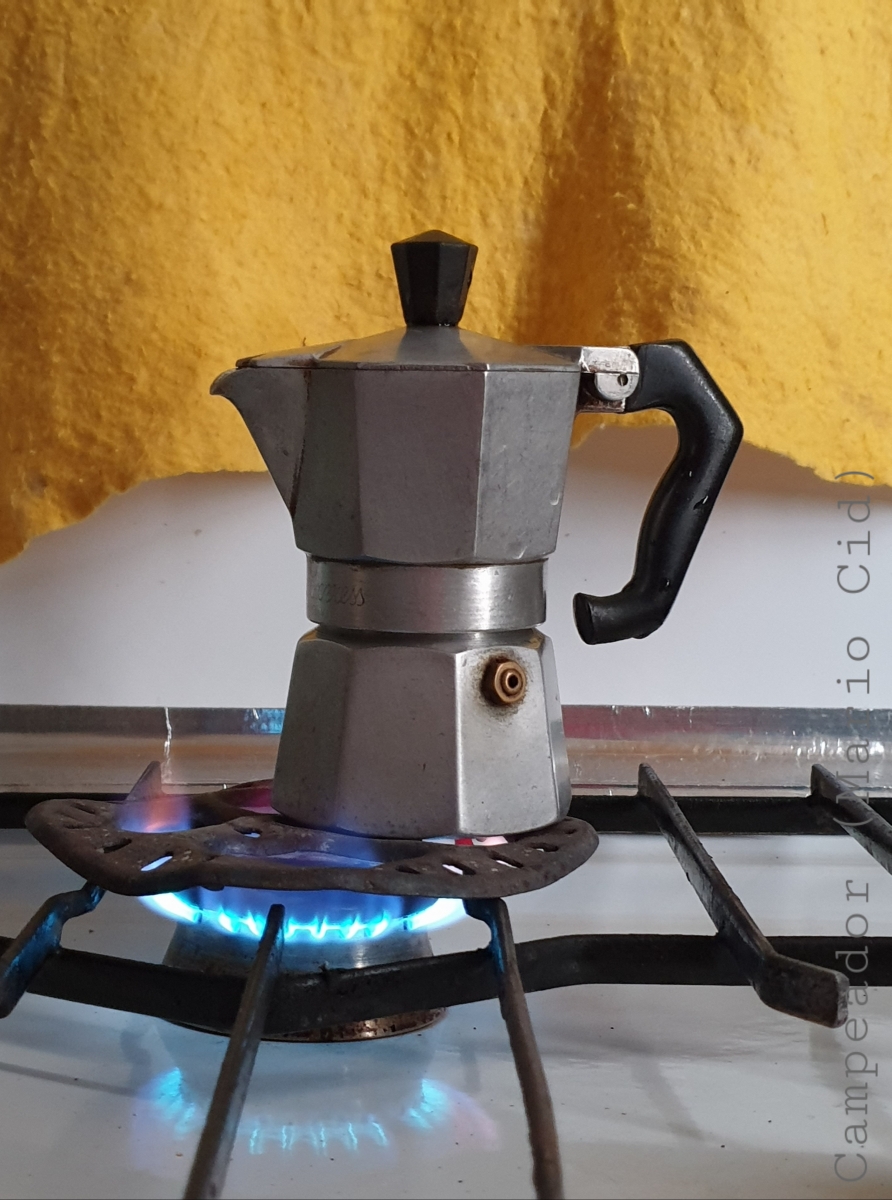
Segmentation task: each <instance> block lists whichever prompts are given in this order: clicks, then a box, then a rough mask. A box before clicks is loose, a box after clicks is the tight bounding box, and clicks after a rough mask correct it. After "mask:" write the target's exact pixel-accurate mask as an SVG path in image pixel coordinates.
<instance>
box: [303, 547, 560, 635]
mask: <svg viewBox="0 0 892 1200" xmlns="http://www.w3.org/2000/svg"><path fill="white" fill-rule="evenodd" d="M544 568H545V564H544V562H542V561H538V562H521V563H501V564H498V565H496V566H468V567H445V566H439V567H428V566H404V565H400V564H393V563H350V562H338V561H333V560H330V559H321V558H309V559H308V561H307V616H308V617H309V618H310V620H311V621H315V622H316V623H317V624H319V625H328V626H331V627H332V628H334V629H348V630H367V631H375V632H378V633H431V634H435V633H459V632H464V631H487V630H489V631H496V630H511V629H529V628H530V626H533V625H538V624H540V623H541V622H542V621H544V620H545V584H544Z"/></svg>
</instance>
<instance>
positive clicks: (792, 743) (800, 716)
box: [0, 705, 892, 796]
mask: <svg viewBox="0 0 892 1200" xmlns="http://www.w3.org/2000/svg"><path fill="white" fill-rule="evenodd" d="M563 711H564V727H565V731H566V734H567V738H568V749H569V757H570V769H571V773H572V780H573V785H574V787H575V788H577V789H580V788H582V789H586V788H588V789H592V790H594V791H597V792H601V793H604V792H606V793H614V794H630V795H632V794H634V792H635V788H636V774H637V767H638V763H639V762H641V761H642V760H647V761H648V762H650V763H652V764H653V765H654V767H655V768H656V769H657V771H658V772H659V773H660V776H661V778H663V779H665V781H666V782H667V784H668V785H669V786H670V787H674V788H680V789H683V790H684V791H686V792H688V793H692V792H696V791H698V790H700V791H706V790H708V791H709V792H710V793H712V794H716V793H718V792H724V793H731V792H734V793H737V794H738V795H740V794H743V792H744V791H745V790H747V789H753V790H755V791H756V792H758V793H765V792H766V791H774V792H775V793H776V792H778V791H779V790H786V789H789V790H790V791H791V792H796V793H799V794H801V795H803V796H804V795H806V794H807V792H808V789H807V787H804V786H803V784H804V781H805V780H806V778H807V769H808V768H809V767H810V766H811V764H812V763H813V762H820V763H821V764H823V765H824V766H825V767H827V768H829V769H830V770H836V769H838V770H839V771H840V772H841V773H845V771H846V770H847V769H849V768H848V764H847V761H846V750H847V749H848V748H849V747H850V745H851V744H852V742H853V741H858V742H861V743H864V742H866V743H867V744H868V747H869V752H870V763H871V775H870V778H871V792H872V793H873V794H882V793H883V792H884V791H886V792H889V791H892V710H889V709H873V710H871V709H844V708H837V709H834V708H828V709H818V708H651V707H634V706H625V707H612V706H609V705H565V707H564V710H563ZM282 714H283V710H282V709H279V708H247V709H242V708H238V709H236V708H170V709H166V710H165V709H163V708H101V707H89V706H53V705H0V791H6V792H12V791H20V792H43V793H45V794H46V793H52V792H54V791H58V792H60V793H61V792H63V791H67V792H68V793H69V794H71V793H77V792H78V791H80V792H88V793H125V792H127V791H129V789H130V787H131V786H132V784H133V781H134V780H135V779H136V777H137V776H138V775H139V773H140V771H141V770H142V769H143V767H144V766H145V764H146V763H147V762H149V761H150V760H152V759H163V760H164V770H165V782H166V783H167V784H169V785H179V786H181V787H185V788H203V787H214V786H221V785H231V784H233V783H240V782H242V781H244V780H246V779H262V778H264V777H268V776H270V775H272V771H273V765H274V763H275V757H276V750H277V747H278V735H279V732H280V730H281V727H282ZM168 721H169V733H170V742H169V745H166V740H167V737H168ZM165 751H166V753H165Z"/></svg>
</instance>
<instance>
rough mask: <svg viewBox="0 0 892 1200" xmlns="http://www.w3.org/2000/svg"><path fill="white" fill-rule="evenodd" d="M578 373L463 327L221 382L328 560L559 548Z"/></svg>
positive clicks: (530, 553)
mask: <svg viewBox="0 0 892 1200" xmlns="http://www.w3.org/2000/svg"><path fill="white" fill-rule="evenodd" d="M578 390H579V368H578V365H575V364H573V363H571V362H568V361H567V360H566V359H562V358H559V357H557V356H555V355H552V354H549V353H547V352H544V351H541V350H538V349H536V348H534V347H517V346H511V345H510V344H508V343H504V342H499V341H495V340H494V339H491V338H486V337H483V336H482V335H480V334H474V333H470V332H469V331H467V330H463V329H454V328H443V329H437V328H427V329H422V330H419V329H405V330H395V331H392V332H391V333H387V334H380V335H377V336H376V337H373V338H366V339H362V340H361V341H358V342H350V343H346V344H344V345H343V346H339V345H335V346H333V347H318V348H316V349H314V350H303V351H289V352H285V353H283V354H279V355H268V356H264V357H262V358H255V359H247V360H243V362H242V363H240V365H239V367H238V368H237V369H236V370H234V371H229V372H227V373H225V374H224V375H222V376H220V378H219V379H218V380H217V381H216V382H215V384H214V387H213V391H214V392H215V393H217V394H222V395H225V396H227V397H228V398H229V399H230V400H231V401H232V402H233V404H235V406H236V407H237V408H238V410H239V412H240V413H241V414H242V416H243V417H244V419H245V422H246V423H247V425H248V428H249V429H250V431H251V433H252V435H253V437H254V440H255V441H256V442H257V445H258V447H259V449H260V452H261V453H262V454H263V456H264V459H265V460H266V463H267V465H268V467H269V469H270V473H271V474H272V476H273V479H274V480H275V482H276V485H277V486H278V488H279V491H280V492H281V494H282V497H283V498H284V500H285V502H286V504H287V505H288V507H289V510H290V512H291V514H292V518H293V521H294V536H295V541H296V542H297V545H298V546H299V547H300V548H301V549H302V550H305V551H307V553H309V554H312V555H314V556H315V557H318V558H328V559H342V560H362V559H377V560H384V561H387V562H399V563H466V564H474V563H501V562H519V561H526V560H530V559H537V558H546V557H547V556H548V555H549V554H551V553H552V552H553V550H554V548H555V544H556V541H557V530H558V522H559V520H560V511H561V503H562V500H563V494H564V481H565V476H566V471H567V456H568V452H569V448H570V435H571V432H572V428H573V418H574V415H575V412H576V402H577V396H578Z"/></svg>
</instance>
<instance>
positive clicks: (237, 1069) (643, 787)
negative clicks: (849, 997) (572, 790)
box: [0, 766, 892, 1197]
mask: <svg viewBox="0 0 892 1200" xmlns="http://www.w3.org/2000/svg"><path fill="white" fill-rule="evenodd" d="M624 803H625V804H626V805H627V806H628V810H629V813H630V814H634V812H635V810H636V808H640V807H641V806H643V807H644V808H645V809H646V810H647V811H648V812H649V813H650V814H651V819H652V820H653V819H655V820H656V823H657V825H658V827H659V828H660V830H661V831H662V833H663V834H664V836H665V837H666V838H667V840H668V841H669V843H670V845H671V846H672V849H673V851H674V852H675V854H676V857H677V858H678V859H679V861H680V863H681V865H682V867H683V868H684V870H685V873H686V874H687V876H688V878H689V880H690V882H691V884H692V886H693V887H694V889H695V891H696V892H697V894H698V896H699V898H700V900H701V902H702V903H703V905H704V907H705V909H706V911H707V912H708V913H709V915H710V917H711V919H712V920H713V923H714V924H715V926H716V929H717V933H716V935H715V936H714V937H702V936H682V935H648V934H636V935H627V934H622V935H616V934H614V935H603V934H601V935H599V934H590V935H579V936H571V937H559V938H548V939H544V940H540V941H531V942H525V943H521V944H519V945H518V946H517V947H516V948H515V946H514V943H513V937H512V935H511V929H510V924H509V922H508V916H507V908H506V907H505V905H504V902H503V901H502V900H501V899H498V898H493V897H489V898H482V899H481V898H477V899H473V898H465V907H466V909H467V911H468V912H469V915H471V916H474V917H476V918H478V919H480V920H483V921H485V922H486V924H487V925H488V926H489V929H490V933H491V941H490V944H489V946H488V947H487V948H486V949H484V950H477V951H470V952H465V953H462V954H450V955H441V956H438V957H435V958H426V959H410V960H408V961H402V962H396V963H387V964H383V965H379V966H372V967H365V968H357V969H352V970H330V971H325V972H319V973H313V974H306V975H295V976H290V977H285V976H282V975H277V956H278V954H279V953H280V952H281V941H282V937H281V913H280V912H278V908H277V906H273V908H272V909H271V910H270V916H269V918H268V920H267V925H266V928H265V930H264V935H263V938H262V939H261V942H260V945H259V947H258V952H257V957H256V958H255V962H254V966H253V968H252V971H251V973H250V975H249V978H248V981H247V983H246V982H245V980H244V978H243V977H235V976H227V975H222V976H220V975H217V976H215V977H214V979H213V982H212V986H209V984H208V979H207V977H206V976H205V975H203V974H202V973H201V972H197V971H187V970H182V969H178V968H172V967H165V966H161V965H155V964H150V963H142V962H135V961H132V960H126V959H118V958H110V957H107V956H103V955H97V954H90V953H85V952H78V951H70V950H63V949H60V948H59V939H60V935H61V930H62V926H63V925H64V923H65V922H66V921H67V920H69V919H72V918H73V917H75V916H78V915H81V914H83V913H86V912H88V911H90V910H91V909H92V908H93V907H95V905H96V904H97V903H98V902H99V900H100V899H101V896H102V894H103V893H102V889H101V888H100V887H98V886H96V884H94V883H88V884H86V885H85V886H84V888H82V889H81V890H80V891H78V892H69V893H65V894H63V895H60V896H56V897H54V898H52V899H51V900H48V901H47V902H46V904H44V905H43V906H42V908H41V909H40V910H39V911H38V912H37V914H35V916H34V917H33V918H32V920H31V921H29V922H28V924H27V925H26V926H25V927H24V929H23V930H22V932H21V933H20V934H19V936H18V937H17V938H15V939H0V1015H7V1014H8V1013H9V1012H10V1011H11V1010H12V1009H13V1008H14V1007H15V1004H16V1003H17V1001H18V1000H19V999H20V998H21V996H22V995H23V994H24V992H25V991H30V992H32V993H34V994H38V995H45V996H53V997H57V998H63V999H69V1000H73V1001H78V1002H81V1003H85V1004H93V1005H98V1006H103V1007H108V1008H115V1009H121V1010H125V1011H131V1012H135V1013H141V1014H144V1015H147V1016H154V1017H161V1018H164V1019H166V1020H171V1021H176V1022H179V1023H182V1024H191V1025H194V1026H196V1027H199V1028H204V1029H208V1030H212V1031H217V1032H227V1033H231V1038H230V1046H229V1050H228V1051H227V1055H226V1059H225V1060H224V1065H223V1068H222V1070H221V1074H220V1078H219V1080H218V1085H217V1089H216V1091H215V1095H214V1101H213V1102H212V1105H211V1110H210V1113H209V1116H208V1121H207V1124H206V1127H205V1131H204V1133H203V1135H202V1139H201V1142H200V1146H199V1151H198V1154H197V1156H196V1160H195V1164H194V1166H193V1172H192V1175H191V1176H190V1182H189V1189H188V1190H187V1193H186V1195H187V1196H190V1197H197V1196H212V1195H217V1194H218V1193H219V1189H220V1187H221V1186H222V1182H223V1179H224V1177H225V1172H226V1167H227V1164H228V1159H229V1155H230V1152H231V1146H232V1137H233V1135H234V1131H235V1129H236V1127H237V1125H238V1119H239V1114H240V1112H241V1107H242V1104H243V1102H244V1097H245V1093H246V1090H247V1087H248V1083H249V1079H250V1073H251V1067H252V1064H253V1058H254V1055H255V1054H256V1048H257V1042H258V1041H259V1039H260V1037H261V1036H262V1035H263V1034H267V1035H274V1036H279V1035H282V1034H283V1033H287V1032H303V1033H306V1032H310V1031H312V1030H314V1029H319V1028H323V1027H325V1026H329V1025H331V1024H332V1023H333V1022H338V1023H340V1022H348V1021H357V1020H363V1019H371V1018H375V1017H383V1016H390V1015H394V1014H398V1013H401V1012H408V1011H413V1010H418V1009H425V1008H435V1007H451V1006H454V1005H458V1004H467V1003H472V1002H474V1001H479V1000H485V999H493V998H496V997H498V998H499V999H500V1002H501V1007H502V1013H503V1016H504V1018H505V1021H506V1024H507V1027H508V1032H509V1038H510V1041H511V1046H512V1051H513V1053H514V1057H515V1062H516V1064H517V1069H518V1075H519V1079H520V1083H521V1090H522V1094H523V1098H524V1104H525V1108H526V1112H527V1119H528V1122H529V1127H530V1142H531V1148H532V1152H533V1160H534V1179H535V1183H536V1191H537V1195H539V1196H559V1195H561V1182H560V1160H559V1155H558V1150H557V1140H556V1135H555V1130H554V1120H553V1113H552V1111H551V1101H550V1098H549V1094H548V1087H547V1082H546V1079H545V1074H544V1071H543V1069H542V1064H541V1060H540V1058H539V1053H538V1049H537V1048H536V1044H535V1040H534V1038H533V1035H532V1028H531V1025H530V1022H529V1014H528V1011H527V1008H526V1000H525V993H526V992H534V991H540V990H546V989H550V988H557V987H565V986H570V985H576V984H584V983H598V984H607V983H626V984H628V983H649V984H688V985H690V984H695V985H701V986H702V985H711V986H715V985H719V986H737V985H744V984H750V985H751V986H752V987H753V988H754V989H755V991H756V992H757V994H758V995H759V996H760V998H761V999H762V1000H763V1001H764V1002H765V1003H766V1004H768V1005H769V1006H771V1007H773V1008H777V1009H779V1010H780V1011H782V1012H786V1013H790V1014H792V1015H795V1016H797V1017H800V1018H803V1019H806V1020H810V1021H814V1022H816V1023H819V1024H823V1025H828V1026H837V1025H839V1024H841V1023H842V1022H843V1021H844V1020H845V1018H846V1011H845V1000H846V992H847V989H848V987H849V981H848V979H847V978H846V976H845V975H844V974H842V973H841V972H840V971H838V970H836V969H835V964H836V963H837V962H838V958H837V955H838V951H839V939H838V938H821V937H808V938H791V937H782V938H772V939H770V940H769V939H768V938H766V937H765V935H764V934H763V933H762V932H761V930H760V929H759V928H758V926H757V925H756V923H755V922H754V921H753V920H752V918H751V917H750V915H749V914H748V913H747V911H746V909H745V908H744V906H743V905H742V904H741V902H740V900H739V899H738V897H737V896H736V895H735V893H734V891H733V890H732V889H731V887H730V885H729V884H728V882H727V880H725V878H724V876H723V875H722V874H721V872H720V871H719V870H718V868H717V866H716V864H715V863H714V861H713V860H712V858H711V857H710V856H709V854H708V853H707V851H706V849H705V847H704V846H703V844H702V842H701V841H700V839H699V837H698V835H697V833H695V831H694V828H693V826H692V824H691V822H690V821H689V820H688V818H687V817H686V815H685V813H684V811H683V809H682V806H681V805H679V803H678V802H677V801H676V800H674V799H673V797H672V796H671V795H670V794H669V792H668V791H667V790H666V788H665V787H664V786H663V784H662V783H661V782H660V780H659V778H658V777H657V775H656V774H655V773H654V772H653V771H652V770H651V769H650V768H648V767H646V766H643V767H642V768H641V772H640V775H639V790H638V793H637V795H636V796H635V797H628V798H626V800H625V801H624ZM682 803H683V804H684V807H686V808H688V811H689V812H690V811H691V810H690V802H682ZM728 803H729V802H728V801H727V800H723V801H722V804H723V805H724V804H728ZM741 803H743V802H741ZM746 803H749V802H746ZM784 803H790V801H785V802H784ZM798 803H799V805H800V809H801V811H800V812H799V813H798V814H797V817H796V823H801V822H802V821H803V820H804V816H803V814H804V813H807V814H809V815H810V817H811V819H812V821H813V826H812V828H811V829H810V830H809V832H827V831H828V823H830V824H832V825H834V826H835V828H836V829H838V830H841V831H843V832H845V833H848V834H850V835H851V836H852V837H853V838H855V839H856V840H857V841H858V842H859V843H860V844H861V845H862V846H864V848H865V849H866V850H867V851H868V852H869V853H870V854H871V855H872V856H873V857H874V858H875V859H876V860H877V861H878V862H879V863H880V864H881V865H882V866H883V867H884V868H885V869H886V870H889V871H892V825H890V824H889V823H888V822H887V821H886V820H885V819H884V818H883V816H881V815H880V814H879V813H878V812H877V811H876V809H874V808H873V807H871V806H870V805H869V804H866V803H865V802H864V801H862V800H859V799H858V798H857V797H856V796H854V794H853V793H852V792H851V791H849V790H847V789H846V788H845V786H844V785H843V784H842V783H840V782H839V781H838V780H837V779H836V778H835V777H834V776H833V775H831V774H830V772H828V771H826V770H825V769H824V768H822V767H815V768H813V771H812V788H811V793H810V795H809V796H808V798H807V799H806V800H803V801H801V802H798ZM577 811H578V809H577ZM742 811H743V810H742V808H741V809H739V810H738V812H742ZM769 811H771V810H770V809H769ZM775 815H776V814H775ZM626 819H628V820H630V821H631V820H636V821H637V820H638V819H639V818H638V817H634V816H633V815H630V816H629V817H628V818H626ZM747 831H748V832H758V831H759V830H758V829H754V828H753V827H752V824H750V826H749V827H748V829H747ZM768 831H770V832H777V829H776V827H771V828H770V830H768ZM796 831H797V832H798V831H800V830H798V829H797V830H796ZM586 857H587V856H586ZM858 944H859V949H862V948H864V947H865V946H866V947H867V949H868V952H869V954H870V958H871V966H872V974H871V984H872V985H873V986H880V987H889V986H892V938H870V937H864V938H859V939H858Z"/></svg>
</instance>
